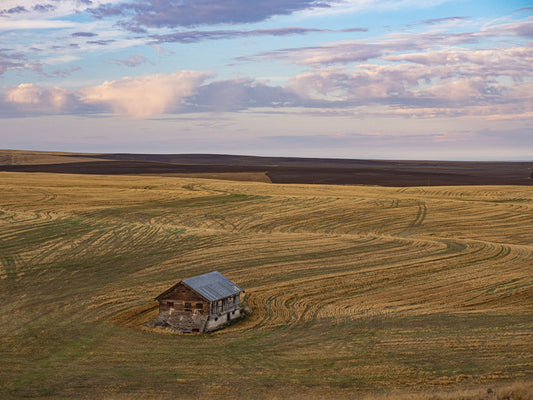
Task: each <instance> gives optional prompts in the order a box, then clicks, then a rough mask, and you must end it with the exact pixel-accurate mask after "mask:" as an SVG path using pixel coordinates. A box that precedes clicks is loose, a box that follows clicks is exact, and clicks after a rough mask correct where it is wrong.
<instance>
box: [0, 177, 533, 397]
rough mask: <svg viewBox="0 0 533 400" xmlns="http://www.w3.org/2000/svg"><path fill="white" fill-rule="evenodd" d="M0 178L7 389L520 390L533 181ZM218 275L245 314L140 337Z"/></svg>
mask: <svg viewBox="0 0 533 400" xmlns="http://www.w3.org/2000/svg"><path fill="white" fill-rule="evenodd" d="M0 175H1V178H0V179H1V181H2V191H1V192H0V250H1V251H0V286H1V292H0V293H1V294H0V297H1V300H2V305H1V306H0V334H1V335H2V338H3V339H2V341H0V346H1V349H0V350H1V351H2V360H1V363H2V364H3V365H2V367H3V368H1V369H0V370H1V371H0V393H4V394H5V395H6V396H13V397H18V396H21V395H30V396H33V397H46V396H54V397H69V396H71V395H72V394H73V393H79V394H84V395H87V396H89V397H90V396H93V395H99V396H104V397H109V398H114V397H117V398H121V397H120V396H128V394H131V393H135V394H136V395H137V396H141V397H142V396H147V397H150V396H159V397H160V398H167V397H176V396H178V397H179V396H183V397H186V396H191V395H192V396H194V395H197V396H200V395H202V396H203V395H209V394H211V395H212V394H217V395H218V396H220V397H233V396H234V395H235V393H237V394H240V395H245V396H246V395H250V394H252V393H253V394H254V396H256V397H259V398H260V397H272V396H278V397H283V396H289V395H290V396H293V397H298V396H302V397H303V396H309V395H314V396H315V397H329V396H334V397H352V396H355V395H359V394H367V393H374V394H376V393H381V392H384V391H385V392H386V391H388V390H392V389H397V388H401V389H402V390H408V389H410V390H415V389H416V390H417V391H419V392H422V393H431V392H432V391H434V390H437V389H435V388H441V389H442V388H452V389H454V390H460V389H461V388H464V387H468V385H470V386H472V385H474V386H475V385H478V386H479V385H494V384H497V383H498V382H501V381H502V382H503V381H507V380H512V381H517V380H525V381H526V382H530V379H531V373H532V368H531V367H532V362H533V355H532V345H531V343H532V339H533V338H532V334H531V328H532V323H531V322H532V318H531V317H532V316H531V309H532V307H531V306H532V305H533V302H532V295H533V294H532V289H531V288H532V280H533V279H532V276H533V267H532V262H531V260H532V259H533V235H532V231H531V226H532V224H533V192H532V191H531V189H529V188H528V187H510V186H509V187H484V186H478V187H431V188H380V187H362V186H307V185H271V184H263V183H253V182H227V181H215V180H202V179H190V178H175V177H165V178H157V177H134V176H127V177H126V176H123V177H112V178H111V177H105V176H76V175H60V176H57V175H53V174H14V173H1V174H0ZM215 269H218V270H219V271H221V272H223V273H224V274H226V275H227V276H228V277H229V278H231V279H233V280H235V281H236V282H238V283H239V284H240V285H241V286H243V287H244V288H245V289H246V296H247V302H248V304H249V305H250V308H251V309H252V311H253V312H252V314H251V316H249V317H248V318H247V319H246V320H244V321H241V322H239V323H238V324H235V325H233V326H230V327H228V328H226V329H224V330H222V331H219V332H218V333H216V334H211V335H208V336H204V335H200V336H183V335H178V336H176V335H168V334H163V333H160V332H152V331H150V330H148V329H146V328H143V327H142V323H143V322H145V321H147V320H149V319H150V318H152V317H153V316H154V313H156V310H155V308H154V306H153V303H152V302H151V299H152V298H153V297H155V296H156V295H157V294H159V293H160V292H161V291H163V290H164V289H166V288H167V287H168V286H170V285H172V284H174V283H175V282H176V281H177V280H179V279H181V278H186V277H189V276H192V275H196V274H199V273H203V272H207V271H211V270H215ZM457 385H459V386H457ZM487 387H488V386H487ZM441 389H438V390H441ZM461 390H462V389H461Z"/></svg>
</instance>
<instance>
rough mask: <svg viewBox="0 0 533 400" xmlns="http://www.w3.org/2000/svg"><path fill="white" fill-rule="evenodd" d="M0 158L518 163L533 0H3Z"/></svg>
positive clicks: (530, 103)
mask: <svg viewBox="0 0 533 400" xmlns="http://www.w3.org/2000/svg"><path fill="white" fill-rule="evenodd" d="M0 35H1V42H0V148H10V149H27V150H61V151H81V152H145V153H231V154H252V155H279V156H310V157H342V158H383V159H444V160H445V159H448V160H455V159H463V160H533V132H532V129H531V126H533V81H532V77H533V72H532V71H533V68H532V64H533V63H532V61H533V42H532V39H533V2H531V1H501V0H500V1H471V0H456V1H447V0H426V1H424V2H421V1H415V0H316V1H315V0H270V1H268V2H267V1H256V0H255V1H251V0H246V1H245V0H225V1H222V0H111V1H109V0H2V1H0Z"/></svg>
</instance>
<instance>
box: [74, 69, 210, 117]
mask: <svg viewBox="0 0 533 400" xmlns="http://www.w3.org/2000/svg"><path fill="white" fill-rule="evenodd" d="M211 75H212V74H211V73H206V72H198V71H177V72H174V73H172V74H156V75H149V76H144V77H141V78H123V79H121V80H120V81H111V82H108V81H106V82H104V83H103V84H101V85H98V86H93V87H88V88H84V89H80V90H79V93H80V95H81V98H80V100H81V101H82V102H84V103H87V104H96V105H105V106H108V107H110V108H111V109H112V110H113V112H115V113H116V114H126V115H128V116H130V117H132V118H148V117H152V116H154V115H158V114H161V113H163V112H165V111H170V110H172V109H174V108H177V107H179V105H180V104H181V103H182V101H183V100H184V99H185V98H186V97H187V96H190V95H192V94H194V93H195V92H196V90H197V88H198V86H199V85H200V84H201V83H202V82H203V81H204V80H205V79H207V78H208V77H210V76H211Z"/></svg>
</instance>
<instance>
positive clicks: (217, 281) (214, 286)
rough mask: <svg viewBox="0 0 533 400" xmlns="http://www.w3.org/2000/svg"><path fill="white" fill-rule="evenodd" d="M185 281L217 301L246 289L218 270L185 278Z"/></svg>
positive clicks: (205, 295)
mask: <svg viewBox="0 0 533 400" xmlns="http://www.w3.org/2000/svg"><path fill="white" fill-rule="evenodd" d="M183 283H185V284H186V285H187V286H189V287H190V288H191V289H193V290H195V291H196V292H198V293H199V294H201V295H202V296H203V297H205V298H206V299H207V300H209V301H216V300H220V299H223V298H225V297H229V296H233V295H235V294H237V293H240V292H244V290H243V289H242V288H241V287H240V286H238V285H236V284H235V283H233V282H232V281H230V280H229V279H228V278H226V277H225V276H224V275H222V274H221V273H220V272H218V271H213V272H208V273H207V274H203V275H198V276H194V277H192V278H188V279H184V280H183Z"/></svg>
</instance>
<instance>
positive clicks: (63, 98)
mask: <svg viewBox="0 0 533 400" xmlns="http://www.w3.org/2000/svg"><path fill="white" fill-rule="evenodd" d="M5 90H6V94H5V100H6V101H7V102H9V103H14V104H18V105H23V106H30V107H35V108H39V109H40V110H42V111H44V112H51V111H54V112H58V111H61V110H62V109H63V108H64V107H65V106H66V104H67V100H68V98H69V95H70V92H69V91H67V90H65V89H63V88H59V87H54V88H45V87H42V86H38V85H34V84H32V83H22V84H20V85H18V86H14V87H8V88H5Z"/></svg>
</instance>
